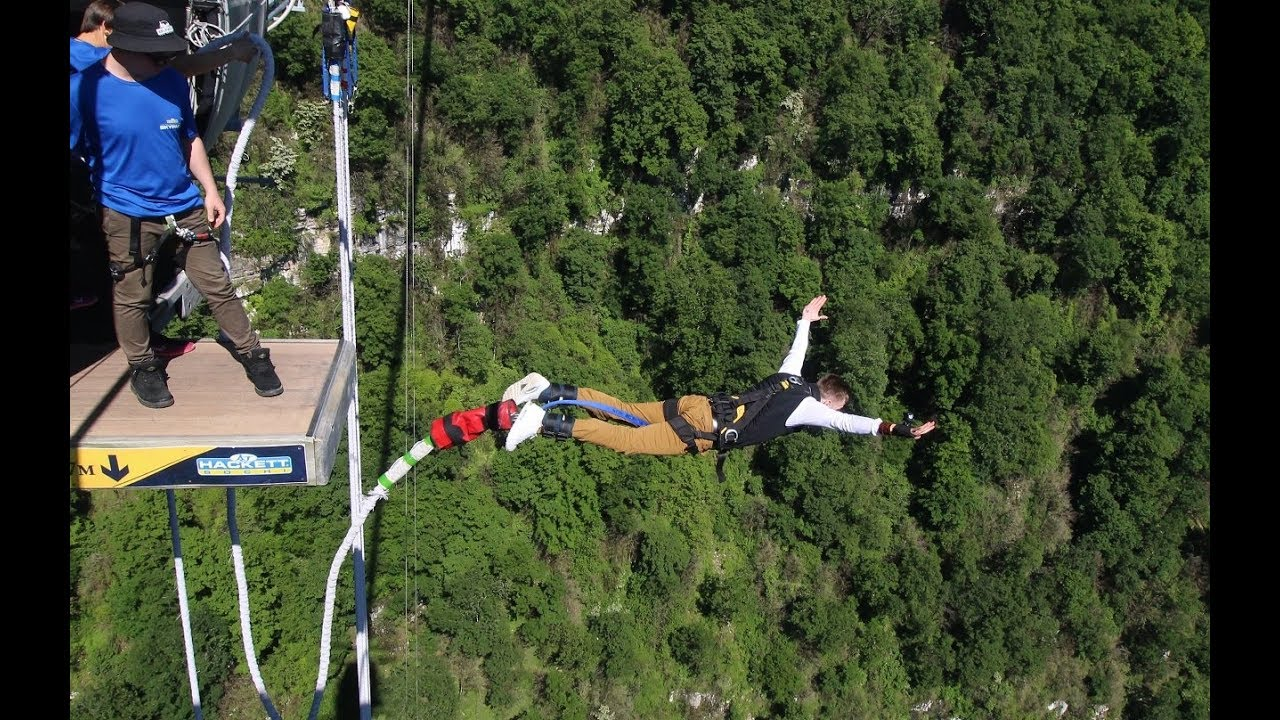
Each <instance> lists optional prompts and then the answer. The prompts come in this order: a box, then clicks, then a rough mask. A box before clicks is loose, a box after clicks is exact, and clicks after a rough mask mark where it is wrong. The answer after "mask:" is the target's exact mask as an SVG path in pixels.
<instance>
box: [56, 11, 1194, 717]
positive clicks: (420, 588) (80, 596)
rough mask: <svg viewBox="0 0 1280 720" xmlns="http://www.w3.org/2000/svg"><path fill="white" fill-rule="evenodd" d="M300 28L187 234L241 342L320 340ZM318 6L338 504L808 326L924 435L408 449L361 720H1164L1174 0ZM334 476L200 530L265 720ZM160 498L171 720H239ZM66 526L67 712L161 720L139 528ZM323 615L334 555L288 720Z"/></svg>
mask: <svg viewBox="0 0 1280 720" xmlns="http://www.w3.org/2000/svg"><path fill="white" fill-rule="evenodd" d="M320 5H321V3H318V2H307V3H306V12H297V13H293V14H291V15H290V17H289V18H288V19H287V20H285V21H284V23H283V24H281V25H280V26H279V27H278V28H276V29H274V30H272V31H271V32H270V33H268V34H267V35H266V36H265V38H266V40H267V41H268V42H269V44H270V46H271V49H272V53H273V55H274V62H275V83H274V85H273V86H272V88H271V91H270V94H269V97H268V98H267V100H266V104H265V107H264V109H263V111H262V113H261V117H260V118H259V119H258V124H257V127H256V129H255V131H254V133H253V134H252V139H251V142H250V143H249V146H248V150H247V153H246V155H245V161H244V166H243V168H242V170H241V172H242V174H243V175H245V176H257V177H262V178H267V179H268V180H269V182H266V183H264V184H251V183H245V184H243V185H241V186H239V187H238V188H237V190H236V196H235V226H234V227H235V233H234V236H233V252H234V253H235V254H236V255H237V257H238V258H240V259H248V260H251V261H252V262H254V263H256V264H257V267H258V268H260V272H259V273H257V274H255V276H254V279H253V280H252V283H251V286H250V287H249V288H248V289H249V290H250V293H249V294H248V296H247V297H246V303H247V305H248V307H249V309H250V312H251V315H252V316H253V318H254V322H255V325H256V326H257V327H258V329H259V330H260V331H261V332H262V335H263V337H264V338H268V339H270V338H336V337H341V331H342V311H341V295H340V291H341V288H340V272H339V270H340V268H339V253H338V249H337V244H336V243H331V244H328V246H327V247H328V249H327V252H317V251H316V250H315V244H314V243H313V242H312V241H311V237H310V236H309V235H307V234H306V233H303V232H301V231H300V229H299V228H301V227H303V226H307V227H318V228H320V229H321V230H322V231H323V232H328V233H336V230H337V219H336V218H337V206H336V200H335V155H336V153H335V150H334V127H333V113H332V105H331V104H330V103H329V102H327V101H326V99H325V96H324V93H323V88H322V86H321V73H320V57H321V43H320V36H319V35H318V34H317V33H316V29H317V28H318V26H319V24H320V19H321V12H320V7H319V6H320ZM356 7H358V8H359V10H360V18H359V23H358V26H357V27H358V29H357V32H356V37H357V47H358V53H359V54H358V62H359V84H358V90H357V92H356V96H355V101H354V104H353V107H352V110H351V114H350V130H349V155H350V169H351V197H352V205H353V212H354V215H355V218H354V226H353V228H352V233H353V242H354V243H356V244H357V246H358V247H359V248H360V251H359V252H357V253H355V256H354V261H353V263H352V267H351V275H352V282H353V285H354V296H355V314H356V328H357V333H356V334H357V346H358V359H357V370H358V373H359V375H358V377H359V392H360V395H359V406H360V410H361V413H360V418H359V419H360V427H359V437H360V440H361V445H360V459H361V463H362V465H363V482H364V486H365V488H366V490H367V489H370V488H371V486H372V485H373V483H374V481H375V479H376V478H377V477H378V476H379V475H380V474H381V473H382V472H384V471H385V470H386V469H387V468H388V467H389V466H390V465H391V464H392V463H393V462H394V461H395V460H396V459H397V458H399V457H400V456H401V455H402V454H403V453H405V452H406V451H407V450H408V449H409V448H410V447H411V446H412V445H413V444H414V443H415V442H416V441H417V440H419V439H421V438H423V437H424V436H425V435H426V434H427V432H428V426H429V423H430V421H431V420H432V419H433V418H436V417H440V416H441V415H444V414H447V413H450V412H453V411H456V410H461V409H467V408H474V407H478V406H481V405H484V404H486V403H491V402H494V401H496V400H498V399H499V398H500V397H501V395H502V392H503V389H504V388H506V387H507V385H509V384H510V383H512V382H514V381H516V380H518V379H519V378H521V377H522V376H524V375H525V374H526V373H528V372H533V371H536V372H539V373H541V374H543V375H545V376H546V377H548V378H549V379H551V380H552V381H553V382H564V383H570V384H577V385H585V386H590V387H595V388H600V389H601V390H604V391H606V392H609V393H611V394H613V395H616V396H619V397H622V398H627V399H635V400H652V399H660V398H666V397H673V396H677V395H683V394H688V393H711V392H716V391H722V390H727V391H736V390H741V389H743V388H746V387H748V386H750V385H751V384H753V383H755V382H756V381H757V380H759V379H761V378H763V377H765V376H766V375H768V374H770V373H772V372H774V371H775V370H776V369H777V367H778V363H779V362H780V361H781V359H782V357H783V355H785V353H786V351H787V348H788V347H789V345H790V341H791V338H792V336H793V334H794V331H795V321H796V319H797V318H798V317H799V315H800V311H801V309H802V308H803V307H804V305H805V303H806V302H808V300H809V299H810V298H812V297H814V296H816V295H819V294H826V295H827V296H828V297H829V302H828V303H827V305H826V307H825V308H824V312H825V313H826V314H827V315H829V316H830V318H829V319H828V320H825V321H823V322H820V323H814V326H813V331H812V334H811V344H810V349H809V354H808V362H807V363H806V366H805V374H806V377H809V378H811V379H813V378H816V377H817V376H818V375H820V374H822V373H823V372H827V371H831V372H838V373H840V374H842V375H843V376H844V377H845V379H846V380H848V382H849V383H850V385H851V386H852V389H853V393H852V394H853V398H852V401H851V402H850V406H849V409H850V410H851V411H852V412H855V413H857V414H860V415H865V416H869V417H879V418H884V419H886V420H890V421H897V420H899V419H900V418H902V417H903V414H904V412H906V411H911V412H913V413H915V414H916V416H917V418H920V419H925V418H936V419H937V420H938V424H939V428H938V430H936V431H935V432H933V433H931V434H930V435H928V436H926V437H925V438H923V439H921V440H920V441H918V442H915V443H912V442H910V441H906V440H903V439H902V438H895V437H884V438H881V437H871V436H848V435H840V434H839V433H835V432H826V433H816V432H799V433H795V434H792V435H788V436H786V437H783V438H779V439H777V440H773V441H771V442H768V443H765V444H763V445H759V446H755V447H752V448H749V449H745V450H742V451H738V452H734V453H731V454H730V455H729V456H728V460H727V462H726V464H725V468H724V470H725V481H724V482H723V483H722V482H721V481H720V480H719V479H718V478H717V476H716V469H715V459H714V453H710V454H706V455H702V456H687V455H686V456H679V457H645V456H625V455H622V454H619V453H615V452H611V451H609V450H605V449H602V448H599V447H595V446H589V445H585V444H581V443H574V442H553V441H550V440H539V441H534V442H529V443H527V444H525V445H522V446H521V447H520V448H519V449H518V450H517V451H516V452H511V453H508V452H506V451H505V450H503V449H502V446H501V441H502V438H501V436H495V435H494V434H486V435H485V436H482V437H481V438H479V439H478V440H476V441H475V442H472V443H470V444H468V445H465V446H462V447H459V448H456V449H450V450H448V451H445V452H440V453H433V454H431V455H429V456H428V457H427V458H426V459H425V460H424V461H423V462H421V463H419V464H418V465H417V466H416V467H415V468H414V470H413V471H412V472H411V473H410V474H409V475H408V476H406V477H405V478H404V479H403V480H401V481H400V483H399V484H397V485H396V486H395V488H394V489H393V491H392V492H391V494H390V497H389V498H388V499H387V500H386V501H385V502H382V503H380V504H379V505H378V507H377V509H376V511H375V512H374V513H373V514H371V515H370V516H369V518H368V520H367V521H366V523H365V548H366V574H367V577H366V580H367V593H368V605H369V613H370V616H371V618H372V620H371V636H370V660H371V665H372V676H373V682H372V688H373V707H372V713H373V717H374V718H377V719H378V720H399V719H401V718H425V719H429V720H452V719H457V720H461V719H462V718H468V719H477V718H478V719H481V720H556V719H564V720H693V719H699V720H703V719H705V720H711V719H716V720H721V719H723V720H765V719H776V720H783V719H786V720H801V719H806V720H807V719H824V720H825V719H837V720H841V719H845V718H850V719H853V718H859V719H862V718H889V719H899V718H903V719H911V720H935V719H936V720H950V719H952V718H955V719H959V720H981V719H984V718H999V719H1004V718H1010V719H1012V718H1018V719H1021V718H1036V719H1038V718H1046V719H1048V720H1052V719H1053V718H1084V719H1088V720H1121V719H1124V720H1130V719H1133V720H1138V719H1151V720H1155V719H1157V718H1160V719H1166V718H1208V717H1209V714H1210V692H1209V675H1210V657H1209V648H1210V636H1209V536H1210V532H1209V528H1210V517H1209V510H1210V501H1209V495H1210V491H1209V468H1210V460H1209V409H1210V395H1209V386H1210V367H1209V359H1210V323H1209V315H1210V310H1209V297H1210V269H1209V233H1210V229H1209V224H1210V220H1209V197H1210V189H1209V175H1210V167H1209V143H1210V132H1209V118H1210V107H1209V104H1210V101H1209V18H1210V11H1209V3H1208V2H1207V0H1203V1H1202V0H1138V1H1134V0H999V1H996V0H942V1H940V2H939V1H937V0H840V1H838V0H768V1H767V2H766V1H765V0H438V1H435V2H432V1H430V0H428V2H425V3H418V2H410V3H408V4H406V3H405V2H401V1H400V0H365V2H364V3H363V4H359V3H357V4H356ZM253 100H254V96H253V92H250V93H249V94H248V96H247V97H246V98H245V104H244V108H245V111H246V113H247V111H248V108H249V106H250V105H251V104H252V102H253ZM235 135H236V134H235V133H234V132H228V133H226V134H225V135H224V137H223V138H222V140H221V141H220V143H219V144H218V145H217V146H215V147H213V148H211V155H212V158H213V162H214V165H215V170H217V171H218V172H225V171H226V168H227V162H228V159H229V156H230V154H231V152H232V149H233V146H234V144H235V143H234V141H235ZM455 221H457V222H460V223H466V225H467V227H468V232H467V234H466V239H465V243H466V250H465V252H463V253H452V252H445V249H444V241H445V240H447V239H448V238H450V235H451V229H452V227H453V225H454V223H455ZM380 233H381V234H382V236H383V237H384V238H389V240H388V241H387V244H388V245H389V246H390V247H391V248H398V251H396V252H385V253H380V252H374V251H370V249H376V248H377V242H376V240H375V238H377V237H378V236H379V234H380ZM406 243H408V248H409V249H410V251H406ZM285 268H296V272H294V273H287V272H284V269H285ZM184 332H185V333H187V334H190V335H200V336H203V337H213V336H215V335H216V333H217V326H216V323H214V322H213V321H212V319H211V318H210V317H209V315H208V314H207V312H203V311H202V312H197V313H196V314H195V315H193V316H192V317H189V318H187V319H186V320H182V321H178V322H177V323H176V324H175V326H174V328H173V332H171V333H169V334H171V335H178V334H181V333H184ZM347 464H348V458H347V451H346V448H345V442H344V444H343V447H341V448H340V450H339V453H338V458H337V460H336V462H335V465H334V472H333V475H332V477H331V479H330V482H329V483H328V484H327V485H325V486H322V487H301V488H298V487H295V488H250V489H243V490H239V491H237V494H236V495H237V501H238V511H237V517H236V521H237V523H238V525H239V532H240V536H241V542H242V546H243V549H244V557H245V563H246V569H247V574H248V577H247V579H248V584H249V592H250V606H251V611H252V621H253V635H254V642H255V644H256V649H257V653H258V657H257V658H256V662H257V663H258V665H259V666H260V668H261V673H262V677H263V679H264V681H265V683H266V688H267V690H268V691H269V692H270V695H271V699H272V700H273V702H274V703H275V706H276V708H278V709H279V711H280V713H281V715H282V716H283V717H286V718H301V717H305V716H306V714H307V712H308V710H309V708H310V707H311V703H312V696H313V691H314V689H315V685H316V675H317V672H318V668H319V657H318V655H319V644H320V637H321V632H322V612H323V600H324V587H325V578H326V575H327V573H328V570H329V567H330V564H331V562H332V560H333V554H334V553H335V552H336V550H337V549H338V547H339V545H340V543H341V542H342V539H343V537H344V536H345V535H346V533H347V530H348V527H349V524H350V489H349V486H348V477H347V473H346V468H347ZM177 496H178V513H179V518H180V522H181V531H182V544H183V556H184V562H185V565H186V584H187V590H188V596H189V599H190V613H191V622H192V629H193V633H194V646H195V652H196V663H197V668H198V671H199V685H200V694H201V698H202V702H203V705H202V711H203V717H205V718H209V719H210V720H225V719H229V718H250V717H252V718H261V717H263V716H264V712H263V708H262V705H261V703H260V700H259V697H258V693H257V691H256V689H255V687H254V685H253V683H252V681H251V677H250V673H249V669H248V665H247V661H246V658H245V656H244V650H243V646H242V641H241V631H240V627H241V626H240V615H239V612H238V607H237V598H236V585H235V579H234V574H233V566H232V562H231V540H230V537H229V535H228V517H227V502H226V501H227V498H226V493H225V492H224V491H222V490H216V489H204V490H183V491H179V492H178V493H177ZM69 525H70V538H69V556H70V593H69V594H70V610H69V622H70V649H69V650H70V652H69V654H70V690H71V700H70V714H71V717H73V718H77V719H85V720H90V719H92V720H99V719H100V720H133V719H138V720H143V719H164V720H167V719H169V718H187V717H192V716H193V708H192V703H191V697H190V692H189V688H188V681H187V670H186V664H185V656H184V644H183V635H182V627H181V624H180V622H179V614H178V598H177V593H176V586H175V577H174V558H173V554H172V550H173V549H172V546H171V544H170V535H169V526H168V512H167V506H166V500H165V493H163V492H156V491H146V490H136V491H92V492H85V491H80V490H76V489H74V488H73V489H72V490H71V491H70V521H69ZM352 582H353V571H352V563H351V561H350V559H348V560H347V562H346V563H345V564H344V566H343V570H342V574H341V576H340V581H339V588H338V599H337V608H336V611H335V615H334V628H333V632H334V640H333V651H332V652H333V656H332V659H331V661H330V673H329V681H328V689H327V691H326V693H325V696H324V700H323V704H322V708H321V712H320V717H321V718H325V719H326V720H331V719H346V718H356V717H358V703H357V693H356V680H355V671H354V666H355V662H356V654H355V648H354V637H355V631H354V627H355V626H354V614H355V595H354V590H353V585H352Z"/></svg>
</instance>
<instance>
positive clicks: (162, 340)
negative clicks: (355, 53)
mask: <svg viewBox="0 0 1280 720" xmlns="http://www.w3.org/2000/svg"><path fill="white" fill-rule="evenodd" d="M195 349H196V344H195V343H193V342H191V341H190V340H175V339H173V338H167V337H165V336H163V335H157V336H155V337H153V338H151V352H153V353H155V354H156V356H157V357H162V358H176V357H181V356H183V355H186V354H187V353H189V352H191V351H192V350H195Z"/></svg>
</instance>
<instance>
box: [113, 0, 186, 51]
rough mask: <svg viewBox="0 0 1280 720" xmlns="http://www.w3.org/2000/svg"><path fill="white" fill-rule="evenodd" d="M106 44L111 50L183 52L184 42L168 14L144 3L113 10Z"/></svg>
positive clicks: (130, 3) (131, 4)
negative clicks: (112, 48) (112, 19)
mask: <svg viewBox="0 0 1280 720" xmlns="http://www.w3.org/2000/svg"><path fill="white" fill-rule="evenodd" d="M111 27H112V29H111V34H110V35H108V36H107V42H108V43H109V44H110V45H111V47H117V48H120V49H121V50H132V51H133V52H140V53H182V52H186V51H187V39H186V38H184V37H182V34H181V33H179V32H178V31H177V30H176V29H175V28H174V27H173V25H172V24H171V23H170V22H169V13H167V12H165V11H164V10H161V9H160V8H158V7H156V6H155V5H148V4H146V3H144V2H127V3H125V4H123V5H121V6H120V7H118V8H116V13H115V19H114V21H113V22H112V23H111Z"/></svg>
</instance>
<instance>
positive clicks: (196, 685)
mask: <svg viewBox="0 0 1280 720" xmlns="http://www.w3.org/2000/svg"><path fill="white" fill-rule="evenodd" d="M165 495H166V497H167V499H168V501H169V539H170V540H171V541H172V542H173V572H174V574H175V575H177V578H178V614H179V615H180V616H181V617H182V640H183V645H184V646H185V649H186V653H187V683H188V684H189V685H190V686H191V706H192V707H193V708H195V712H196V720H202V719H203V718H204V714H203V712H201V710H200V682H199V680H198V677H197V675H196V651H195V646H194V645H193V644H192V641H191V612H190V609H189V608H188V607H187V574H186V571H185V570H184V569H183V567H182V540H181V539H180V537H179V535H178V502H177V498H176V497H175V496H174V493H173V489H172V488H170V489H168V490H166V491H165Z"/></svg>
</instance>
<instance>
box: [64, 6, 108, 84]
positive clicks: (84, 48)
mask: <svg viewBox="0 0 1280 720" xmlns="http://www.w3.org/2000/svg"><path fill="white" fill-rule="evenodd" d="M118 7H120V3H119V2H118V1H117V0H93V2H91V3H89V4H88V5H86V6H85V8H84V15H83V16H82V17H81V20H80V30H79V32H78V33H77V34H76V35H75V36H74V37H72V38H71V72H73V73H77V72H80V71H81V70H84V69H85V68H87V67H89V66H90V65H95V64H97V63H100V62H102V59H103V58H105V57H106V56H107V53H109V52H111V46H110V45H108V44H107V36H108V35H110V34H111V23H112V20H113V19H114V17H115V11H116V8H118Z"/></svg>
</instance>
